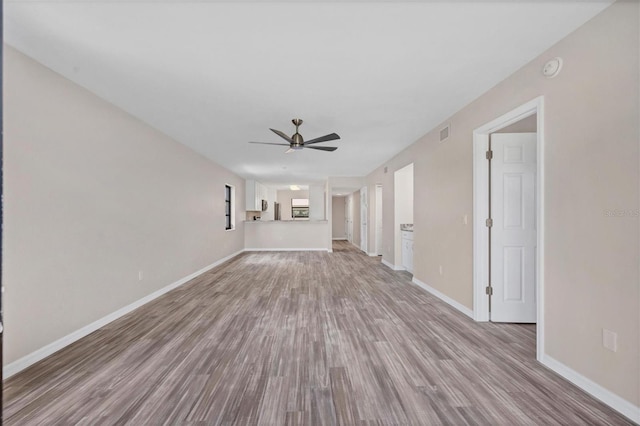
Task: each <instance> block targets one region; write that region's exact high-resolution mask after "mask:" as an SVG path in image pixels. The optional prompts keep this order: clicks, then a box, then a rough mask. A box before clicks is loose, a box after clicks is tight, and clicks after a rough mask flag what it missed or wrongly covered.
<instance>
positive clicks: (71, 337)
mask: <svg viewBox="0 0 640 426" xmlns="http://www.w3.org/2000/svg"><path fill="white" fill-rule="evenodd" d="M242 252H244V250H240V251H238V252H236V253H233V254H231V255H229V256H226V257H223V258H222V259H220V260H217V261H216V262H214V263H212V264H211V265H208V266H205V267H204V268H202V269H200V270H199V271H196V272H194V273H192V274H190V275H187V276H186V277H184V278H181V279H180V280H178V281H176V282H174V283H171V284H169V285H168V286H166V287H163V288H161V289H160V290H156V291H154V292H153V293H151V294H149V295H147V296H145V297H143V298H142V299H138V300H136V301H135V302H133V303H131V304H129V305H127V306H124V307H122V308H120V309H118V310H117V311H115V312H112V313H110V314H109V315H107V316H105V317H102V318H100V319H99V320H97V321H94V322H92V323H91V324H88V325H86V326H84V327H82V328H81V329H79V330H76V331H74V332H73V333H70V334H67V335H66V336H64V337H61V338H60V339H58V340H56V341H54V342H51V343H49V344H48V345H46V346H43V347H42V348H40V349H37V350H35V351H33V352H31V353H30V354H28V355H25V356H23V357H22V358H20V359H17V360H15V361H13V362H12V363H11V364H7V365H5V366H4V367H3V368H2V378H3V379H6V378H8V377H11V376H13V375H14V374H16V373H18V372H20V371H22V370H24V369H25V368H27V367H29V366H30V365H33V364H35V363H36V362H38V361H40V360H42V359H44V358H46V357H48V356H49V355H52V354H54V353H55V352H58V351H59V350H60V349H62V348H64V347H66V346H68V345H70V344H72V343H73V342H75V341H77V340H80V339H82V338H83V337H85V336H87V335H89V334H91V333H93V332H94V331H96V330H98V329H99V328H102V327H104V326H105V325H107V324H109V323H110V322H112V321H115V320H117V319H118V318H120V317H122V316H124V315H126V314H128V313H129V312H131V311H133V310H135V309H137V308H139V307H140V306H142V305H144V304H146V303H149V302H151V301H152V300H153V299H156V298H158V297H160V296H162V295H163V294H165V293H167V292H169V291H171V290H173V289H174V288H177V287H180V286H181V285H182V284H184V283H186V282H188V281H191V280H192V279H194V278H195V277H197V276H199V275H202V274H204V273H205V272H207V271H209V270H210V269H213V268H215V267H216V266H218V265H220V264H222V263H224V262H226V261H227V260H229V259H232V258H234V257H236V256H237V255H239V254H241V253H242Z"/></svg>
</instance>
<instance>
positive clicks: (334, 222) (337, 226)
mask: <svg viewBox="0 0 640 426" xmlns="http://www.w3.org/2000/svg"><path fill="white" fill-rule="evenodd" d="M344 209H345V197H332V205H331V210H332V214H331V236H332V237H333V238H346V237H347V229H346V226H345V219H346V215H345V210H344Z"/></svg>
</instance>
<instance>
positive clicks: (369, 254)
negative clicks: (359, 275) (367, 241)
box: [367, 253, 378, 257]
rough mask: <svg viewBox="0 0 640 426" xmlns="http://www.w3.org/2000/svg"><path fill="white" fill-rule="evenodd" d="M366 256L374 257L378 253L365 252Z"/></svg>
mask: <svg viewBox="0 0 640 426" xmlns="http://www.w3.org/2000/svg"><path fill="white" fill-rule="evenodd" d="M367 256H371V257H376V256H378V253H367Z"/></svg>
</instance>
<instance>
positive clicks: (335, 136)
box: [304, 133, 340, 145]
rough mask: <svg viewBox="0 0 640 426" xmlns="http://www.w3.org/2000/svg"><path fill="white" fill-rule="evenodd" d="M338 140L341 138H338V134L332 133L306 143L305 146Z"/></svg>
mask: <svg viewBox="0 0 640 426" xmlns="http://www.w3.org/2000/svg"><path fill="white" fill-rule="evenodd" d="M336 139H340V136H338V134H337V133H331V134H329V135H324V136H320V137H319V138H315V139H311V140H310V141H305V142H304V144H305V145H310V144H312V143H319V142H327V141H334V140H336Z"/></svg>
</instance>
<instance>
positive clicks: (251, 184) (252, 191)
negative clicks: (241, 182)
mask: <svg viewBox="0 0 640 426" xmlns="http://www.w3.org/2000/svg"><path fill="white" fill-rule="evenodd" d="M245 196H246V202H245V210H246V211H250V212H259V211H262V200H266V199H267V187H266V186H264V185H263V184H261V183H260V182H258V181H255V180H253V179H247V180H246V185H245Z"/></svg>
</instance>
